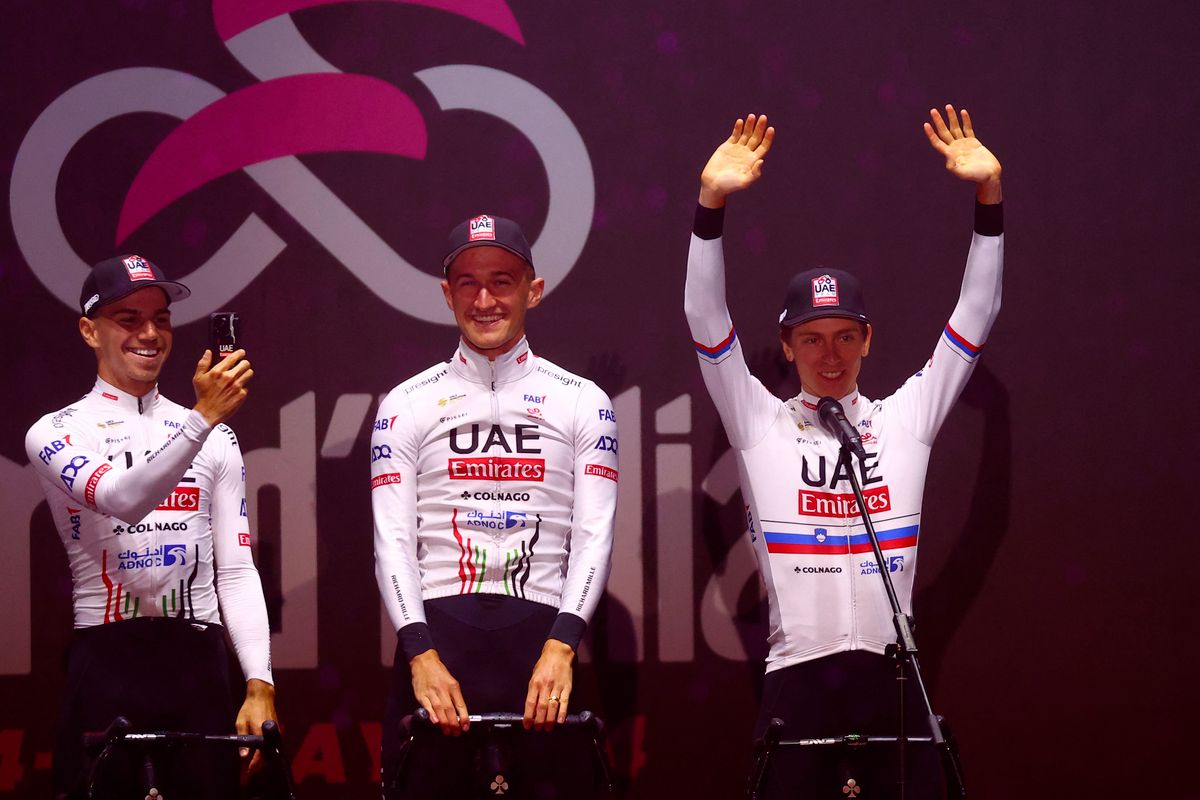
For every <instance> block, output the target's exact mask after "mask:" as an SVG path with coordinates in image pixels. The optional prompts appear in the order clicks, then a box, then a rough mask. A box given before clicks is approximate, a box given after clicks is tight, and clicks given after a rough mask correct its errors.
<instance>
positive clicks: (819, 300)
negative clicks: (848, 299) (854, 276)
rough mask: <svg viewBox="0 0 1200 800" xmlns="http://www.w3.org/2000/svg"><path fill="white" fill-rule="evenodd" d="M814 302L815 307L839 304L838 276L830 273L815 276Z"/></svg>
mask: <svg viewBox="0 0 1200 800" xmlns="http://www.w3.org/2000/svg"><path fill="white" fill-rule="evenodd" d="M812 304H813V308H823V307H824V306H836V305H839V302H838V284H837V278H835V277H833V276H832V275H829V274H825V275H822V276H820V277H818V278H813V280H812Z"/></svg>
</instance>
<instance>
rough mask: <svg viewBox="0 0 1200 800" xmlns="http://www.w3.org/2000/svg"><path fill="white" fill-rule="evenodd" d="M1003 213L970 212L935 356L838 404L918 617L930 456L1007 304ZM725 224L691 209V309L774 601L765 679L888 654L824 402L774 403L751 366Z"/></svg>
mask: <svg viewBox="0 0 1200 800" xmlns="http://www.w3.org/2000/svg"><path fill="white" fill-rule="evenodd" d="M1000 214H1001V212H1000V208H999V206H981V205H977V206H976V223H975V234H974V238H973V239H972V242H971V250H970V254H969V255H968V257H967V266H966V273H965V275H964V277H963V283H962V290H961V293H960V295H959V300H958V304H957V306H956V307H955V309H954V312H953V313H952V314H951V315H950V320H949V323H948V324H947V325H946V326H945V328H944V329H943V331H942V334H941V336H940V337H939V338H938V341H937V344H936V345H935V347H934V351H933V355H932V356H931V357H930V359H929V361H928V362H927V363H926V364H925V366H924V367H922V368H921V369H920V370H919V371H918V372H917V373H916V374H915V375H913V376H912V377H911V378H909V379H908V380H907V381H906V382H905V383H904V385H903V386H901V387H900V388H899V389H898V390H897V391H896V392H895V393H894V394H892V395H891V396H889V397H888V398H886V399H884V400H875V401H872V400H868V399H867V398H865V397H862V396H861V395H860V394H859V393H858V392H857V391H854V392H853V393H851V394H850V395H848V396H847V397H843V398H840V400H841V404H842V406H843V407H844V408H845V411H846V416H847V418H848V419H849V420H850V421H851V422H852V423H853V424H854V425H855V426H856V427H857V429H858V431H859V433H860V434H861V437H862V441H863V445H864V447H865V449H866V452H867V459H866V462H865V465H862V466H860V465H859V464H858V461H857V459H855V469H856V470H858V475H859V478H860V480H861V482H862V484H863V490H864V496H865V500H866V503H867V506H868V512H869V513H870V515H871V520H872V522H873V523H874V525H875V529H876V532H877V533H878V535H879V540H880V545H881V548H882V549H883V551H884V557H885V560H886V563H885V564H883V565H882V567H883V568H884V569H887V570H888V571H889V572H890V573H891V577H892V580H893V581H894V582H895V586H896V593H897V594H898V596H899V598H900V602H901V605H902V607H903V608H904V610H905V611H906V612H907V613H911V601H912V587H913V578H914V574H915V570H916V557H917V540H918V536H919V533H920V525H921V499H922V494H923V492H924V486H925V472H926V467H927V466H928V463H929V452H930V447H931V445H932V444H933V440H934V437H935V436H936V435H937V431H938V428H939V427H940V426H941V424H942V422H943V421H944V420H945V418H946V415H947V414H948V413H949V411H950V408H951V406H952V405H953V404H954V402H955V400H956V399H957V398H958V395H959V393H960V392H961V391H962V388H963V386H964V385H965V384H966V382H967V379H968V378H969V377H970V375H971V371H972V369H973V368H974V365H975V361H976V359H977V358H978V356H979V351H980V348H981V347H982V346H983V343H984V341H985V340H986V338H987V334H988V331H989V330H990V329H991V326H992V322H993V320H994V319H995V317H996V314H997V312H998V311H999V308H1000V278H1001V271H1002V263H1003V247H1004V241H1003V235H1002V234H1001V217H1000ZM720 226H721V215H720V213H719V212H714V211H711V210H708V209H703V208H702V209H701V210H700V211H699V212H698V214H697V226H696V230H695V232H694V233H693V235H692V240H691V249H690V251H689V254H688V272H687V283H686V288H685V310H686V313H687V318H688V325H689V327H690V328H691V334H692V339H693V340H694V344H695V347H696V351H697V353H698V354H699V359H700V365H701V370H702V372H703V375H704V382H705V385H706V386H707V388H708V391H709V394H710V395H711V396H712V398H713V402H714V403H715V404H716V406H717V411H718V413H719V414H720V416H721V421H722V422H723V423H724V426H725V431H726V433H727V435H728V437H729V442H730V444H731V445H733V447H734V448H735V449H736V450H737V456H738V459H737V460H738V470H739V473H740V478H741V485H742V499H743V500H744V502H745V504H746V513H747V525H748V535H749V536H750V537H751V541H752V543H753V547H754V553H755V556H756V558H757V560H758V566H759V571H760V573H761V575H762V579H763V582H764V584H765V586H766V590H767V595H768V602H769V606H770V623H769V635H768V643H769V645H770V651H769V654H768V656H767V671H771V670H777V669H781V668H783V667H787V666H789V665H791V664H796V663H799V662H802V661H808V660H811V659H814V658H818V657H821V656H826V655H830V654H832V653H837V652H842V651H846V650H857V649H863V650H868V651H873V652H878V653H882V652H883V651H884V648H885V647H886V646H887V645H888V644H890V643H892V642H894V641H895V629H894V627H893V624H892V615H891V608H890V606H889V604H888V599H887V595H886V593H885V591H884V587H883V585H882V581H880V579H879V575H878V574H876V573H877V572H878V570H879V569H880V565H879V564H877V563H876V561H875V556H874V553H873V552H872V548H871V545H870V541H869V539H868V538H867V535H866V532H865V530H866V529H865V528H864V527H863V525H862V522H861V520H860V519H859V516H858V503H857V502H856V500H855V498H854V494H853V490H852V489H851V487H850V483H849V480H848V478H847V477H846V474H845V466H843V465H841V464H840V463H839V459H838V452H839V445H838V443H837V440H836V439H835V438H834V437H833V436H832V435H831V434H830V433H828V432H826V430H825V429H824V427H823V426H822V425H821V423H820V421H819V419H818V417H817V412H816V403H817V400H818V399H819V398H817V397H813V396H811V395H809V394H808V393H806V392H801V394H799V395H798V396H796V397H794V398H792V399H790V400H780V399H779V398H777V397H775V396H774V395H773V394H772V393H771V392H770V391H768V390H767V389H766V387H764V386H763V385H762V384H761V383H760V382H759V381H758V380H757V379H756V378H755V377H754V376H752V375H751V374H750V371H749V370H748V369H747V367H746V360H745V356H744V354H743V352H742V349H741V347H740V345H739V343H738V339H737V333H736V332H735V330H734V327H733V324H732V323H731V321H730V317H729V311H728V309H727V307H726V303H725V265H724V258H723V254H722V243H721V238H720Z"/></svg>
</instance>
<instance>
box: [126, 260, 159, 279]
mask: <svg viewBox="0 0 1200 800" xmlns="http://www.w3.org/2000/svg"><path fill="white" fill-rule="evenodd" d="M121 262H122V263H123V264H124V265H125V269H127V270H128V271H129V280H131V281H152V280H154V273H153V272H151V271H150V265H149V264H147V263H146V259H144V258H142V257H141V256H129V258H122V259H121Z"/></svg>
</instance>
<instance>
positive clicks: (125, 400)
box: [92, 377, 158, 414]
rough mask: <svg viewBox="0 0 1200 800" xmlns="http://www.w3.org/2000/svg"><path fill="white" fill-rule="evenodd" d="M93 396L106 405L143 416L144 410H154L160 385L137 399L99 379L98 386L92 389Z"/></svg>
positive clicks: (97, 379)
mask: <svg viewBox="0 0 1200 800" xmlns="http://www.w3.org/2000/svg"><path fill="white" fill-rule="evenodd" d="M92 394H93V395H95V396H96V397H97V398H98V399H100V400H102V401H104V402H105V403H110V404H112V406H113V407H114V408H119V409H121V410H123V411H129V412H132V413H134V414H141V413H142V412H143V410H144V409H149V408H153V407H154V404H155V403H157V402H158V384H157V383H156V384H154V388H152V389H151V390H150V391H148V392H146V393H145V394H144V395H142V396H141V397H137V396H136V395H132V394H129V393H128V392H123V391H121V390H120V389H118V388H117V387H115V386H113V385H112V384H111V383H109V382H108V381H106V380H104V379H103V378H101V377H97V378H96V385H95V386H93V387H92Z"/></svg>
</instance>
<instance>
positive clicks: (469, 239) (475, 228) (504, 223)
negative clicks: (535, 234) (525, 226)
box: [442, 214, 533, 270]
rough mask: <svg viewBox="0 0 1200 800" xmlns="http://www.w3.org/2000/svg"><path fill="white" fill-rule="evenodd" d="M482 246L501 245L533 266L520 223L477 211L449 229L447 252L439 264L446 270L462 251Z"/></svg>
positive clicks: (531, 255)
mask: <svg viewBox="0 0 1200 800" xmlns="http://www.w3.org/2000/svg"><path fill="white" fill-rule="evenodd" d="M484 246H487V247H503V248H504V249H505V250H507V251H509V252H510V253H514V254H516V255H518V256H520V257H521V259H522V260H524V261H525V263H526V264H528V265H529V266H530V268H532V267H533V252H532V251H531V250H530V249H529V242H528V241H526V240H525V234H524V233H523V232H522V231H521V226H520V225H518V224H517V223H515V222H513V221H512V220H511V219H505V218H504V217H493V216H491V215H490V214H480V215H479V216H478V217H471V218H470V219H469V220H467V221H466V222H463V223H461V224H459V225H456V226H454V230H452V231H450V251H449V252H448V253H447V254H446V257H445V258H443V259H442V267H444V268H445V269H446V270H449V269H450V263H451V262H452V261H454V259H456V258H458V254H459V253H461V252H462V251H463V250H466V249H468V248H471V247H484Z"/></svg>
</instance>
